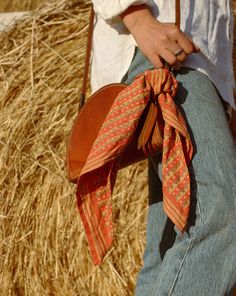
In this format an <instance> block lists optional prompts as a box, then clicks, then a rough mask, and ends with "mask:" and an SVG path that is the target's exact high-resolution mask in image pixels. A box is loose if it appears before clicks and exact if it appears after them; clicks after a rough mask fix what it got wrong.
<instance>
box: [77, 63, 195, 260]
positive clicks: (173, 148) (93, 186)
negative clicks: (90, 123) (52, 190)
mask: <svg viewBox="0 0 236 296" xmlns="http://www.w3.org/2000/svg"><path fill="white" fill-rule="evenodd" d="M176 91H177V81H176V79H175V77H174V76H173V75H172V73H171V72H169V71H168V70H167V69H155V70H148V71H145V72H144V73H142V74H141V75H139V76H137V77H136V79H135V81H134V82H133V83H132V84H131V85H129V86H127V87H126V88H125V89H124V90H123V91H122V92H121V93H119V95H118V96H117V98H116V99H115V101H114V103H113V105H112V107H111V110H110V112H109V114H108V115H107V118H106V120H105V122H104V124H103V126H102V127H101V129H100V132H99V135H98V137H97V139H96V141H95V142H94V144H93V146H92V149H91V151H90V153H89V155H88V158H87V161H86V164H85V166H84V167H83V169H82V171H81V175H80V177H79V179H78V184H77V201H78V208H79V212H80V216H81V219H82V222H83V225H84V228H85V232H86V236H87V240H88V244H89V248H90V253H91V256H92V259H93V262H94V264H95V265H97V264H100V263H101V262H102V260H103V258H104V256H105V255H106V253H107V252H108V250H109V249H110V247H111V244H112V238H113V224H112V205H111V194H112V190H113V187H114V184H115V179H116V175H117V171H118V163H119V157H120V155H122V152H123V151H124V150H125V149H126V147H127V145H128V144H129V143H130V141H131V139H132V136H133V135H134V132H135V130H136V128H137V126H138V122H139V119H140V117H141V115H142V113H143V111H144V109H145V107H146V106H147V104H148V103H149V104H150V100H151V102H152V104H151V107H150V109H149V112H150V114H152V115H153V114H154V115H155V116H157V119H156V120H155V121H153V120H150V121H149V122H147V123H146V124H147V127H148V126H149V127H150V126H151V127H152V126H153V129H152V145H148V143H146V142H147V141H146V140H145V139H146V138H147V136H148V135H147V134H146V131H147V130H148V129H146V128H143V130H142V131H141V134H140V138H139V148H140V149H144V152H145V151H146V153H147V154H148V153H149V151H150V150H151V149H152V148H153V147H154V148H155V147H159V148H160V149H161V150H162V155H163V156H162V180H163V205H164V209H165V212H166V213H167V215H168V216H169V217H170V219H171V220H172V221H173V222H174V224H175V225H176V226H177V227H178V228H179V229H180V230H181V231H184V229H185V227H186V224H187V219H188V215H189V204H190V178H189V172H188V167H187V166H188V164H189V161H190V160H191V158H192V144H191V141H190V136H189V133H188V131H187V127H186V123H185V120H184V118H183V116H182V115H181V113H180V112H179V111H178V109H177V107H176V105H175V103H174V100H173V98H174V96H175V94H176ZM101 103H102V102H101ZM150 118H153V116H151V117H150Z"/></svg>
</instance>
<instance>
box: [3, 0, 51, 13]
mask: <svg viewBox="0 0 236 296" xmlns="http://www.w3.org/2000/svg"><path fill="white" fill-rule="evenodd" d="M46 1H47V0H11V1H6V0H0V12H6V11H25V10H34V9H36V8H38V7H39V6H40V5H41V4H43V3H45V2H46Z"/></svg>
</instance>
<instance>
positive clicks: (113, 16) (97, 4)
mask: <svg viewBox="0 0 236 296" xmlns="http://www.w3.org/2000/svg"><path fill="white" fill-rule="evenodd" d="M140 4H146V5H149V6H151V4H152V0H142V1H134V0H119V1H111V0H99V1H98V0H93V6H94V11H95V13H96V14H98V15H99V16H100V17H101V18H103V19H104V20H105V21H106V22H108V23H116V22H119V21H121V18H120V15H121V14H122V13H123V12H124V11H125V10H126V9H127V8H128V7H130V6H131V5H140Z"/></svg>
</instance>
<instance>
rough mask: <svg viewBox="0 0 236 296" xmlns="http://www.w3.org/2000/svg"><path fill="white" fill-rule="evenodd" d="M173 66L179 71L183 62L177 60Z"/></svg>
mask: <svg viewBox="0 0 236 296" xmlns="http://www.w3.org/2000/svg"><path fill="white" fill-rule="evenodd" d="M172 67H173V68H174V69H175V70H176V71H178V70H180V69H181V68H182V64H181V63H180V61H178V60H177V62H176V63H174V65H172Z"/></svg>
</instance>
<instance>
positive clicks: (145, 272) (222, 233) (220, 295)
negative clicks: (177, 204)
mask: <svg viewBox="0 0 236 296" xmlns="http://www.w3.org/2000/svg"><path fill="white" fill-rule="evenodd" d="M150 68H152V65H151V64H150V63H149V62H148V61H147V59H145V57H144V56H143V55H142V54H141V53H140V52H139V51H138V50H137V52H136V54H135V57H134V59H133V61H132V64H131V66H130V69H129V72H128V73H127V75H126V76H125V77H124V79H123V82H126V83H130V82H131V81H132V80H133V79H134V77H135V76H136V75H137V74H138V73H140V72H142V71H144V70H146V69H150ZM176 77H177V80H178V81H179V89H178V93H177V95H176V98H175V101H176V103H177V104H178V106H179V108H180V109H181V110H182V112H183V114H184V115H185V116H186V120H187V123H188V125H189V130H190V132H191V136H192V141H193V143H194V149H195V154H194V158H193V160H192V164H191V167H190V171H191V180H192V181H191V183H192V184H191V213H190V219H189V225H188V229H187V232H185V233H184V234H181V233H180V232H179V231H178V230H177V229H176V228H175V227H174V225H173V223H172V222H171V221H170V219H169V218H168V217H167V216H166V214H165V213H164V211H163V207H162V190H161V186H162V185H161V177H160V176H159V175H160V174H159V171H160V168H159V166H160V164H161V155H157V156H155V157H152V158H151V159H150V160H149V168H148V170H149V204H150V205H149V212H148V221H147V246H146V250H145V253H144V264H143V267H142V269H141V271H140V273H139V276H138V281H137V287H136V296H167V295H168V296H171V295H172V296H225V295H232V289H233V287H234V286H236V149H235V146H234V143H233V139H232V136H231V133H230V130H229V127H228V123H227V119H226V115H225V112H224V109H223V106H222V103H221V99H220V97H219V94H218V92H217V90H216V89H215V87H214V85H213V84H212V83H211V81H210V80H209V79H208V77H207V76H205V75H204V74H202V73H200V72H198V71H195V70H193V69H187V68H184V69H182V70H181V71H179V72H178V74H177V75H176Z"/></svg>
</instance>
